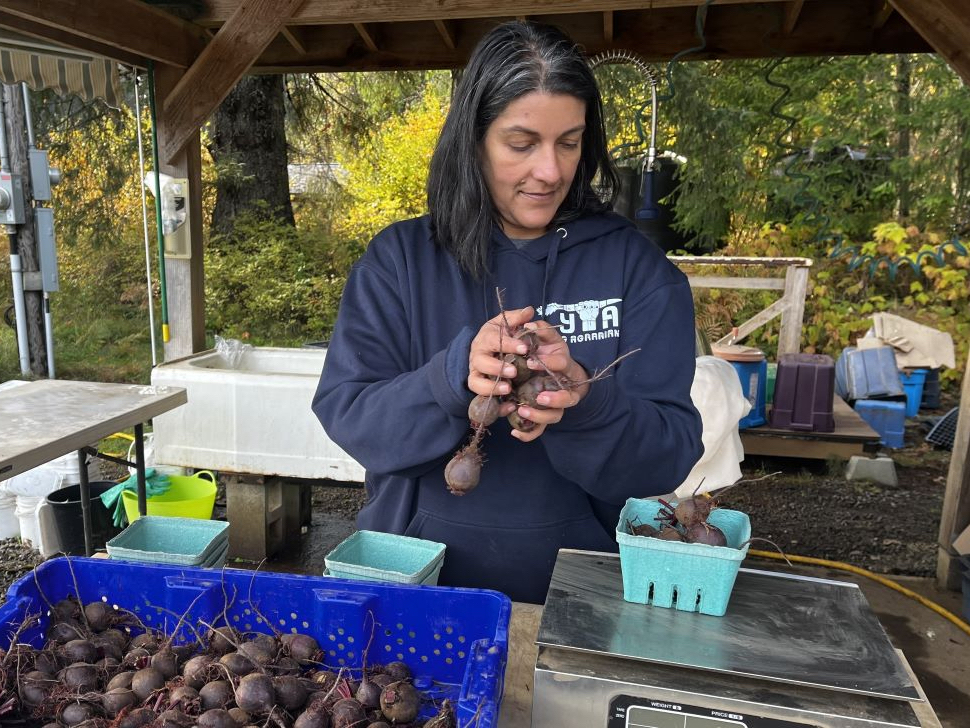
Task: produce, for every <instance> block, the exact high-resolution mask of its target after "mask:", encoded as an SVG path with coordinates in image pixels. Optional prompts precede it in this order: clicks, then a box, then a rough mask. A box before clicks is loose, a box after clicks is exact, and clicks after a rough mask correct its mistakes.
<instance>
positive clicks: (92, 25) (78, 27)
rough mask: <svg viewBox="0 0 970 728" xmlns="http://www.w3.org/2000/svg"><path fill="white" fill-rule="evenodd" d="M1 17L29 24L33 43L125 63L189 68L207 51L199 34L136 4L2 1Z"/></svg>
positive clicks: (132, 0)
mask: <svg viewBox="0 0 970 728" xmlns="http://www.w3.org/2000/svg"><path fill="white" fill-rule="evenodd" d="M0 11H2V12H3V13H4V14H5V15H6V16H7V17H16V18H20V19H21V20H22V21H26V22H27V23H31V24H33V26H32V27H33V32H30V34H31V35H33V36H35V37H39V38H46V39H49V40H52V41H55V42H59V43H64V42H65V39H68V38H70V37H74V38H76V39H83V40H76V41H75V42H74V44H73V47H75V48H80V49H82V50H87V51H89V52H92V53H94V52H97V53H99V54H100V55H105V56H107V57H108V58H116V59H117V60H120V61H124V62H126V63H130V62H131V60H132V58H150V59H152V60H155V61H158V62H160V63H165V64H168V65H170V66H176V67H180V68H187V67H188V66H190V65H192V62H193V61H194V60H195V59H196V57H198V55H199V54H200V53H201V52H202V50H203V49H204V48H205V46H206V35H205V32H204V31H203V30H202V29H201V28H199V27H198V26H195V25H193V24H192V23H189V22H186V21H184V20H181V19H179V18H176V17H175V16H174V15H171V14H169V13H166V12H163V11H161V10H158V9H157V8H153V7H151V6H149V5H146V4H145V3H143V2H140V0H98V2H91V1H90V0H0ZM45 28H46V30H45ZM21 30H23V31H24V32H29V31H27V30H26V29H21ZM40 33H43V35H40ZM112 49H117V51H115V50H112ZM139 65H144V62H140V63H139Z"/></svg>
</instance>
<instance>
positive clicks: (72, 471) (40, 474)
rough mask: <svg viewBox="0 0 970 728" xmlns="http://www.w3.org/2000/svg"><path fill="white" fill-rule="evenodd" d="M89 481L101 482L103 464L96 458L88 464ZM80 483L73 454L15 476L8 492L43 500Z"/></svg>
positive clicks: (8, 485)
mask: <svg viewBox="0 0 970 728" xmlns="http://www.w3.org/2000/svg"><path fill="white" fill-rule="evenodd" d="M88 480H89V481H92V482H93V481H97V480H101V464H100V461H98V460H96V459H94V458H91V459H90V460H89V462H88ZM80 482H81V478H80V475H79V474H78V462H77V453H76V452H71V453H68V454H67V455H62V456H61V457H59V458H57V459H55V460H51V461H49V462H46V463H44V464H43V465H38V466H37V467H36V468H33V469H31V470H28V471H26V472H24V473H21V474H20V475H15V476H14V477H12V478H10V480H8V481H7V482H6V488H7V491H8V492H10V493H14V494H16V495H18V496H21V495H22V496H28V497H30V498H41V499H43V498H44V497H45V496H47V495H50V494H51V493H53V492H54V491H55V490H57V489H58V488H64V487H66V486H68V485H77V484H78V483H80Z"/></svg>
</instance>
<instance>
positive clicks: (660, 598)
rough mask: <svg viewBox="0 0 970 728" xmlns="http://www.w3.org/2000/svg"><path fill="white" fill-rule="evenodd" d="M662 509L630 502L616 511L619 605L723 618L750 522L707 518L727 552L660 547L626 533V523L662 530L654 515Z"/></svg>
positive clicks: (734, 516)
mask: <svg viewBox="0 0 970 728" xmlns="http://www.w3.org/2000/svg"><path fill="white" fill-rule="evenodd" d="M675 504H676V502H675ZM661 507H662V504H661V503H660V502H659V501H656V500H652V499H647V498H630V499H629V500H627V502H626V505H624V506H623V510H622V511H620V521H619V523H617V526H616V541H617V543H619V545H620V569H621V571H622V572H623V599H624V600H626V601H628V602H636V603H638V604H652V605H653V606H655V607H668V608H669V607H675V608H676V609H679V610H681V611H685V612H700V613H701V614H710V615H712V616H715V617H720V616H723V615H724V613H725V612H726V611H727V605H728V600H729V599H730V598H731V590H732V589H733V588H734V581H735V579H737V576H738V569H739V568H740V567H741V562H742V561H743V560H744V557H745V556H746V555H747V553H748V543H747V541H748V540H749V539H750V538H751V522H750V521H749V520H748V516H747V514H745V513H742V512H741V511H732V510H728V509H727V508H718V509H717V510H715V511H713V512H712V513H711V515H710V516H709V517H708V519H707V521H708V523H710V524H711V525H713V526H717V527H718V528H720V529H721V530H722V531H723V532H724V536H725V538H726V539H727V543H728V545H727V546H707V545H705V544H697V543H683V542H679V541H662V540H661V539H659V538H652V537H649V536H634V535H632V534H630V533H628V531H627V521H630V522H632V523H637V524H640V523H648V524H650V525H652V526H654V527H655V528H660V526H661V522H660V521H659V520H658V519H657V514H658V513H659V512H660V509H661ZM742 544H743V546H742Z"/></svg>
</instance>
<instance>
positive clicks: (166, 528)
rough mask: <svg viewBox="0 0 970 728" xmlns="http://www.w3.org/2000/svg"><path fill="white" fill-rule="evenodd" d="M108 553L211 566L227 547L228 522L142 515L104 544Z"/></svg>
mask: <svg viewBox="0 0 970 728" xmlns="http://www.w3.org/2000/svg"><path fill="white" fill-rule="evenodd" d="M106 548H107V551H108V556H109V557H111V558H112V559H118V560H121V561H138V562H142V563H152V564H175V565H177V566H210V565H214V562H215V561H216V560H218V558H219V557H220V556H221V558H222V561H223V562H224V561H225V554H226V552H227V551H228V549H229V524H228V523H227V522H225V521H205V520H202V519H199V518H178V517H176V516H144V517H142V518H139V519H138V520H137V521H135V522H134V523H132V524H131V525H130V526H128V528H126V529H125V530H124V531H122V532H121V533H119V534H118V535H117V536H115V537H114V538H113V539H111V540H110V541H108V543H107V546H106Z"/></svg>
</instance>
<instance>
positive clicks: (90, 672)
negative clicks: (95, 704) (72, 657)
mask: <svg viewBox="0 0 970 728" xmlns="http://www.w3.org/2000/svg"><path fill="white" fill-rule="evenodd" d="M57 679H58V680H60V681H61V682H62V683H64V684H65V685H66V686H67V687H69V688H70V689H71V690H72V691H73V692H75V693H87V692H90V691H92V690H94V689H95V688H96V687H97V685H98V670H97V668H95V666H94V665H89V664H87V663H85V662H75V663H74V664H73V665H68V666H67V667H65V668H64V669H63V670H61V671H60V672H59V673H57Z"/></svg>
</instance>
